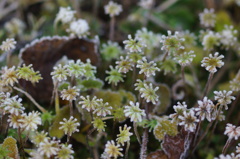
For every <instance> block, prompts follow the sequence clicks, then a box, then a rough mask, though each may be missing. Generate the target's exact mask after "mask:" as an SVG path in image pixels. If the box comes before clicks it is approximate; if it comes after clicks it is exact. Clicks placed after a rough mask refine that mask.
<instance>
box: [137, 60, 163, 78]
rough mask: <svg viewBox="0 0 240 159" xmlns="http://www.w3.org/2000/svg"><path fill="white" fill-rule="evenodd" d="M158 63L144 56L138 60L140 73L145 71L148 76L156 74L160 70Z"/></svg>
mask: <svg viewBox="0 0 240 159" xmlns="http://www.w3.org/2000/svg"><path fill="white" fill-rule="evenodd" d="M156 66H157V64H156V63H155V62H154V61H150V62H147V58H146V57H145V56H144V57H143V58H142V60H139V61H138V62H137V66H136V67H137V68H140V71H139V74H142V73H144V75H145V76H146V77H150V76H155V75H156V73H155V72H156V71H160V69H159V68H158V67H156Z"/></svg>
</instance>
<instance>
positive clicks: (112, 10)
mask: <svg viewBox="0 0 240 159" xmlns="http://www.w3.org/2000/svg"><path fill="white" fill-rule="evenodd" d="M104 10H105V13H106V14H109V15H110V17H114V16H117V15H119V14H120V13H121V12H122V5H120V4H117V3H115V2H113V1H109V3H108V4H107V5H106V6H104Z"/></svg>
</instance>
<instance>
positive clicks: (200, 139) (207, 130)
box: [192, 121, 213, 154]
mask: <svg viewBox="0 0 240 159" xmlns="http://www.w3.org/2000/svg"><path fill="white" fill-rule="evenodd" d="M212 124H213V121H211V122H210V123H209V124H208V126H207V129H206V130H205V131H204V134H203V135H202V136H200V138H199V140H198V141H197V143H196V144H195V146H194V148H193V151H192V154H193V153H194V152H195V150H196V148H197V146H198V145H199V143H200V142H201V141H202V140H203V139H204V137H205V136H206V135H207V133H208V132H209V129H210V127H211V126H212Z"/></svg>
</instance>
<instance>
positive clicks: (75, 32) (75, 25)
mask: <svg viewBox="0 0 240 159" xmlns="http://www.w3.org/2000/svg"><path fill="white" fill-rule="evenodd" d="M88 30H89V25H88V22H87V21H86V20H84V19H78V20H76V21H73V22H71V23H70V26H69V28H68V29H67V32H69V33H70V35H72V36H78V37H79V38H82V37H86V36H87V35H88Z"/></svg>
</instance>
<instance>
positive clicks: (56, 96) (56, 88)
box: [54, 82, 60, 114]
mask: <svg viewBox="0 0 240 159" xmlns="http://www.w3.org/2000/svg"><path fill="white" fill-rule="evenodd" d="M54 92H55V93H54V94H55V111H56V114H59V112H60V107H59V96H58V82H56V83H55V84H54Z"/></svg>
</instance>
